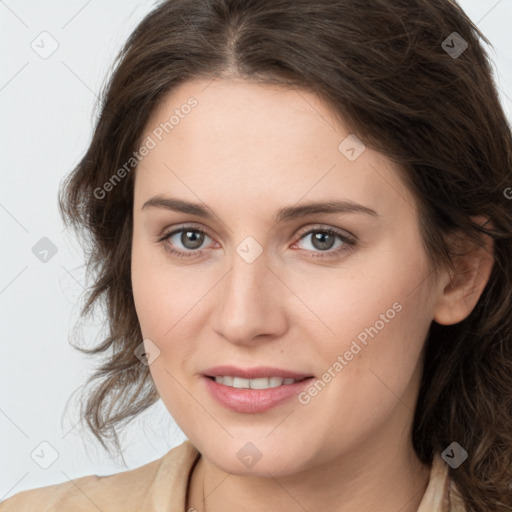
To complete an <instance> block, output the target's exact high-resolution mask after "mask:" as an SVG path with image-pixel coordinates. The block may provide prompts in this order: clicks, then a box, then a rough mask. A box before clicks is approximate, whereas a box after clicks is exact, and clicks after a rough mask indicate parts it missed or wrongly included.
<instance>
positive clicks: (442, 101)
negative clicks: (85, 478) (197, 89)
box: [59, 0, 512, 512]
mask: <svg viewBox="0 0 512 512" xmlns="http://www.w3.org/2000/svg"><path fill="white" fill-rule="evenodd" d="M453 32H457V34H458V36H455V35H454V34H453ZM459 36H460V38H462V39H454V37H459ZM481 40H482V41H484V42H485V43H487V44H488V45H490V46H492V45H491V43H490V42H489V41H488V40H487V38H486V37H485V36H484V35H483V34H482V33H481V32H480V31H479V29H478V28H477V27H476V26H475V24H474V23H472V21H471V20H470V19H469V18H468V17H467V15H466V14H465V13H464V12H463V10H462V9H461V8H460V6H459V5H458V4H457V3H456V2H455V1H452V0H365V1H361V0H165V1H162V2H159V3H158V4H157V5H156V6H155V7H154V9H153V10H152V11H151V12H150V13H149V14H148V15H147V16H146V17H145V18H144V19H143V20H142V21H141V23H140V24H139V25H138V26H137V27H136V29H135V30H134V32H133V33H132V34H131V36H130V37H129V39H128V40H127V42H126V44H125V45H124V47H123V48H122V50H121V52H120V53H119V55H118V56H117V59H116V61H115V62H114V64H113V69H112V73H111V76H110V78H109V80H108V82H107V83H106V84H105V86H104V88H103V90H102V95H101V98H102V103H101V109H100V112H99V115H98V118H97V120H96V124H95V128H94V132H93V137H92V140H91V142H90V145H89V147H88V149H87V151H86V153H85V155H84V156H83V157H82V158H81V160H80V162H79V163H78V165H77V166H76V167H75V169H73V171H72V172H71V173H70V175H69V176H67V177H66V179H65V180H64V181H63V183H62V184H61V189H60V191H59V206H60V209H61V214H62V215H63V218H64V220H65V222H66V225H72V226H73V227H74V228H75V230H77V232H79V233H80V234H81V235H82V237H83V238H82V240H83V247H84V250H85V252H86V257H87V272H88V274H89V275H92V276H93V284H92V285H91V286H90V287H89V288H88V289H87V293H86V297H85V300H84V304H83V308H82V311H81V318H84V317H86V316H87V315H89V314H92V312H93V311H95V310H96V308H97V307H102V308H104V311H105V313H106V315H107V322H108V335H107V336H106V337H105V338H104V339H103V340H102V341H101V343H99V344H97V345H96V346H94V347H92V348H89V349H85V348H79V347H76V348H78V349H79V350H81V351H83V352H86V353H88V354H92V355H98V356H99V355H101V356H102V357H103V361H102V364H101V365H99V366H98V368H97V369H96V371H95V373H94V374H93V375H92V376H91V378H90V379H89V380H88V381H87V383H86V385H85V389H86V391H87V395H86V397H85V400H84V401H83V403H82V409H81V415H82V418H83V419H85V420H86V422H87V425H88V427H89V428H90V430H91V431H92V432H93V433H94V435H95V436H96V437H97V438H98V440H99V441H100V442H101V444H102V445H103V446H104V447H105V448H106V449H107V450H109V444H110V442H112V443H113V445H114V446H115V447H116V448H117V450H118V451H120V445H119V441H118V434H117V431H118V429H119V428H121V427H122V426H124V425H126V424H127V423H128V422H129V421H131V420H132V419H133V418H134V417H135V416H137V415H138V414H139V413H140V412H142V411H143V410H145V409H146V408H148V407H149V406H150V405H152V404H154V403H155V402H156V401H157V400H158V398H159V396H158V393H157V391H156V389H155V387H154V384H153V381H152V379H151V376H150V373H149V370H148V367H147V366H146V365H143V364H141V362H140V361H139V359H138V358H137V357H136V356H135V354H134V350H135V348H136V347H137V346H138V345H139V344H140V343H141V342H142V334H141V330H140V327H139V323H138V319H137V315H136V311H135V306H134V300H133V293H132V288H131V276H130V265H131V237H132V221H133V218H132V207H133V183H134V174H135V172H136V168H135V169H134V171H133V172H127V173H126V176H125V177H124V178H123V180H121V181H120V182H119V183H117V184H116V186H115V187H113V190H112V191H111V192H109V193H108V194H99V193H98V191H99V190H100V189H102V187H104V184H105V183H107V182H108V181H109V179H111V177H112V175H113V172H114V171H115V170H116V169H119V168H121V166H122V165H123V163H125V162H127V161H129V159H130V158H132V157H133V152H134V151H135V150H136V149H137V148H138V147H139V143H140V138H141V134H142V132H143V129H144V127H145V125H146V123H147V121H148V118H149V116H150V114H151V113H152V112H153V111H154V109H155V108H156V106H157V105H158V103H159V102H160V101H161V100H162V98H163V97H164V95H165V94H167V93H168V92H169V91H170V90H172V89H173V88H175V87H176V86H178V85H179V84H181V83H183V82H185V81H188V80H192V79H197V78H214V77H220V78H224V77H227V78H230V77H240V78H243V79H246V80H251V81H254V82H257V83H262V84H278V85H282V86H283V87H294V88H301V89H303V90H307V91H310V92H313V93H315V94H317V95H318V96H319V97H321V98H323V99H324V100H325V101H327V103H328V104H329V105H330V107H332V109H333V111H334V112H335V114H336V115H339V116H340V119H343V121H344V122H345V123H346V124H347V125H348V126H349V127H350V129H351V132H352V133H354V134H356V135H357V136H358V137H359V138H360V139H362V140H363V141H364V142H365V144H366V145H367V146H368V147H371V148H373V149H375V150H377V151H380V152H382V153H383V154H385V155H386V156H387V157H388V158H390V159H391V160H392V161H394V162H396V163H397V164H398V166H399V169H400V172H401V174H402V175H403V179H404V180H405V181H406V183H407V185H408V186H409V188H410V190H411V191H412V192H413V193H414V195H415V197H416V198H417V202H418V205H419V213H420V216H419V217H420V219H421V225H420V228H421V234H422V240H423V243H424V247H425V250H426V252H427V253H428V256H429V261H430V263H431V265H432V268H433V270H434V271H435V270H436V269H437V268H438V265H449V266H452V268H453V256H454V249H453V247H452V246H451V245H450V243H449V235H451V234H453V233H455V232H462V233H464V234H466V235H467V236H469V237H470V238H471V239H472V240H473V241H474V242H475V243H476V244H479V245H481V243H482V242H481V239H482V236H483V235H488V236H490V237H491V238H492V240H493V242H494V254H493V256H494V265H493V269H492V273H491V276H490V278H489V281H488V283H487V285H486V287H485V289H484V291H483V293H482V295H481V297H480V299H479V301H478V303H477V305H476V306H475V308H474V309H473V311H472V312H471V313H470V315H469V316H468V317H467V318H465V319H464V320H463V321H461V322H459V323H457V324H455V325H450V326H445V325H440V324H437V323H436V322H435V321H433V322H432V324H431V327H430V330H429V333H428V337H427V339H426V342H425V350H424V370H423V376H422V382H421V388H420V392H419V398H418V402H417V406H416V411H415V417H414V423H413V434H412V436H413V439H412V442H413V446H414V449H415V451H416V453H417V455H418V457H419V458H420V460H421V461H423V462H425V463H431V462H432V459H433V455H434V453H435V452H442V451H443V450H444V449H445V448H446V447H447V446H448V445H450V444H451V443H452V442H453V441H457V442H458V443H459V444H460V445H461V446H463V447H464V448H465V450H466V451H467V452H468V453H469V458H468V460H467V461H466V462H465V463H464V464H462V465H461V466H460V467H459V468H458V469H456V470H453V469H450V476H451V478H452V479H453V481H454V482H455V484H456V487H457V489H458V490H459V492H460V494H461V496H462V498H463V500H464V503H465V505H466V507H467V510H468V511H469V512H490V511H493V512H505V511H511V510H512V306H511V304H512V300H511V299H512V293H511V291H512V200H511V198H512V188H510V187H512V133H511V126H510V124H509V122H508V121H507V119H506V116H505V114H504V111H503V109H502V106H501V104H500V101H499V96H498V92H497V90H498V86H497V84H496V83H495V82H494V79H493V75H492V67H491V59H490V57H489V55H488V54H487V51H486V50H485V49H484V47H483V45H482V43H481ZM454 41H456V42H457V44H458V47H457V48H463V47H461V46H460V45H461V42H462V41H465V43H467V48H465V50H464V51H463V53H462V54H460V55H455V54H454V53H453V52H452V53H450V51H449V50H450V48H452V49H453V48H456V47H455V42H454ZM457 48H456V49H457ZM100 196H101V197H100ZM472 216H484V217H485V218H488V219H489V222H488V224H486V225H484V226H479V225H478V224H476V223H475V222H473V220H472V219H471V217H472ZM90 386H92V387H93V389H92V390H91V389H89V387H90Z"/></svg>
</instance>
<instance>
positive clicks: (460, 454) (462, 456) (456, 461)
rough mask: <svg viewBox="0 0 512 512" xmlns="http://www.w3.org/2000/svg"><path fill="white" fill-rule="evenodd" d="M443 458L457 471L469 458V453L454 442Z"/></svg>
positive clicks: (443, 454) (442, 455)
mask: <svg viewBox="0 0 512 512" xmlns="http://www.w3.org/2000/svg"><path fill="white" fill-rule="evenodd" d="M441 457H442V458H443V460H444V461H445V462H446V463H447V464H448V465H449V466H450V467H452V468H453V469H457V468H458V467H459V466H460V465H461V464H462V463H463V462H464V461H465V460H466V459H467V458H468V452H467V451H466V450H464V448H462V446H461V445H460V444H459V443H456V442H453V443H452V444H451V445H450V446H448V448H446V450H445V451H444V452H443V453H442V454H441Z"/></svg>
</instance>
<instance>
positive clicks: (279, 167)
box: [0, 0, 512, 512]
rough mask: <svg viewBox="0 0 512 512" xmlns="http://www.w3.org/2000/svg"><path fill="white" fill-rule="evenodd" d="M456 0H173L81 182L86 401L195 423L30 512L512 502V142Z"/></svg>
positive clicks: (46, 497) (113, 107)
mask: <svg viewBox="0 0 512 512" xmlns="http://www.w3.org/2000/svg"><path fill="white" fill-rule="evenodd" d="M479 37H480V38H482V39H484V40H485V41H486V42H488V41H487V40H486V39H485V37H484V36H483V34H481V33H480V32H479V30H478V29H477V28H476V27H475V26H474V25H473V24H472V23H471V21H470V20H469V19H468V18H467V17H466V16H465V14H464V13H463V11H462V10H461V9H460V7H459V6H458V5H457V4H455V3H454V2H452V1H450V0H435V1H433V0H407V1H405V0H403V1H390V0H371V1H368V2H364V3H363V2H360V1H358V0H334V1H333V0H329V1H327V0H293V1H292V0H243V1H242V0H210V1H208V2H199V1H197V0H167V1H165V2H162V3H161V4H160V5H159V6H158V7H157V8H156V9H155V10H154V11H153V12H152V13H150V14H149V15H148V16H147V17H146V18H145V19H144V20H143V21H142V22H141V23H140V25H139V26H138V27H137V29H136V30H135V31H134V33H133V34H132V36H131V37H130V39H129V40H128V42H127V43H126V46H125V48H124V49H123V51H122V53H121V55H120V58H119V61H118V64H117V66H116V69H115V71H114V73H113V76H112V78H111V81H110V83H109V85H108V88H107V90H106V92H105V95H104V103H103V110H102V113H101V116H100V118H99V120H98V123H97V126H96V128H95V132H94V137H93V140H92V142H91V145H90V147H89V149H88V151H87V153H86V155H85V156H84V157H83V159H82V161H81V162H80V163H79V165H78V166H77V167H76V169H75V170H74V171H73V173H72V174H71V175H70V177H69V179H68V180H67V182H66V183H65V187H63V189H62V196H61V207H62V211H63V213H64V215H65V217H66V219H67V220H68V221H69V222H70V223H71V224H73V225H74V226H75V227H77V228H83V229H84V230H85V233H86V235H87V236H88V238H86V239H87V240H90V243H91V245H90V246H88V250H89V252H88V255H89V258H90V259H89V265H90V269H91V270H94V271H95V285H94V287H93V289H92V291H91V294H90V296H89V297H88V303H87V306H86V308H85V309H84V314H86V313H89V312H91V311H92V310H93V307H94V306H95V305H97V304H100V303H101V301H105V304H106V306H107V312H108V318H109V322H110V325H109V327H110V334H109V336H108V338H107V339H105V340H104V341H103V343H102V344H101V345H99V346H98V347H95V348H94V350H92V353H95V354H101V353H103V352H105V353H106V357H107V363H106V364H104V365H103V366H102V367H101V368H100V369H98V371H97V373H96V375H95V377H94V379H93V380H94V381H99V386H98V387H97V388H96V389H95V391H94V393H92V394H91V395H90V396H89V397H88V399H87V402H86V404H85V407H84V411H83V414H84V418H85V419H86V421H87V423H88V425H89V426H90V427H91V429H92V431H93V432H94V433H95V434H96V436H97V437H98V439H99V440H100V441H101V442H102V443H103V444H104V446H105V447H106V448H108V444H107V442H108V441H112V442H113V445H114V446H115V447H116V448H117V449H119V443H118V440H117V433H116V429H115V427H116V426H117V425H118V424H122V423H123V422H126V421H127V420H129V419H131V418H133V417H135V416H136V415H137V414H138V413H140V412H141V411H142V410H144V409H145V408H147V407H149V406H150V405H151V404H153V403H154V402H155V401H156V400H158V399H159V398H161V399H162V401H163V402H164V404H165V405H166V407H167V409H168V410H169V412H170V414H171V415H172V417H173V418H174V419H175V420H176V422H177V423H178V425H179V426H180V428H181V429H182V430H183V432H184V433H185V435H186V436H187V438H188V440H187V441H186V442H185V443H183V444H182V445H180V446H178V447H176V448H174V449H172V450H171V451H169V452H168V453H167V454H166V455H165V456H164V457H162V458H161V459H159V460H157V461H154V462H151V463H149V464H146V465H145V466H142V467H140V468H136V469H134V470H131V471H127V472H123V473H118V474H116V475H111V476H108V477H97V476H87V477H83V478H80V479H77V480H75V481H73V482H65V483H61V484H57V485H53V486H49V487H45V488H41V489H35V490H30V491H25V492H21V493H19V494H17V495H15V496H14V497H12V498H10V499H8V500H6V501H5V502H4V503H3V504H2V505H0V510H1V511H2V512H8V511H11V510H38V511H41V510H59V511H60V510H62V511H64V510H66V511H67V510H74V511H76V510H87V511H89V510H104V511H108V512H112V511H118V510H119V511H121V510H122V511H128V510H134V511H135V510H137V511H142V510H143V511H157V510H158V511H164V510H165V511H180V512H181V511H183V510H196V511H201V512H202V511H208V512H216V511H223V512H229V511H231V510H240V509H243V510H245V511H249V512H250V511H256V510H276V511H277V510H287V511H299V510H310V511H311V510H318V509H320V508H321V509H322V510H324V511H337V512H348V511H355V510H357V511H373V510H379V511H380V512H395V511H398V510H400V511H402V512H416V511H418V512H447V511H451V512H461V511H466V512H483V511H486V512H488V511H496V512H505V511H508V510H512V484H511V482H512V421H511V420H512V314H511V313H512V310H511V302H510V296H511V289H512V262H511V259H512V202H511V201H510V196H511V194H510V192H507V191H510V190H511V189H510V187H511V186H512V133H511V129H510V126H509V124H508V123H507V120H506V118H505V115H504V113H503V110H502V108H501V106H500V103H499V100H498V96H497V93H496V87H495V84H494V83H493V79H492V75H491V68H490V64H489V60H488V57H487V55H486V53H485V52H484V50H483V48H482V46H481V44H480V41H479Z"/></svg>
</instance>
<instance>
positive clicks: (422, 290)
mask: <svg viewBox="0 0 512 512" xmlns="http://www.w3.org/2000/svg"><path fill="white" fill-rule="evenodd" d="M409 240H410V238H409ZM394 247H396V248H397V249H394ZM329 271H330V272H331V274H332V278H330V279H327V278H325V279H323V278H321V279H310V280H302V281H300V280H299V281H297V283H298V284H297V287H296V290H297V294H298V295H299V296H300V297H302V298H304V302H306V303H307V304H308V306H309V307H310V308H311V310H313V311H314V312H315V313H317V315H318V318H319V319H320V320H321V322H319V321H317V322H315V323H314V324H311V332H310V336H311V339H316V340H317V342H316V347H315V351H316V352H317V355H318V356H319V359H320V361H321V363H322V364H323V368H322V367H320V371H328V370H329V368H332V367H333V365H334V364H335V363H336V362H338V363H339V359H338V356H341V357H342V358H343V361H342V363H341V364H342V366H343V369H340V366H339V365H338V366H337V368H338V373H339V374H341V373H343V374H344V375H345V377H344V379H347V380H350V382H351V383H354V381H355V380H357V381H360V383H358V384H357V385H358V386H360V385H362V386H363V387H364V386H366V385H368V386H370V387H372V386H373V384H375V380H376V377H375V375H373V374H372V371H374V372H375V374H377V375H379V376H381V377H382V378H383V379H385V382H386V383H388V384H389V386H390V387H391V388H392V389H395V388H394V387H393V386H395V387H396V388H397V389H399V390H402V389H404V388H405V387H406V385H407V383H408V380H409V379H410V378H411V375H412V373H413V371H414V369H415V367H416V364H417V362H418V359H419V358H420V355H421V349H422V347H423V343H424V340H425V337H426V335H427V332H428V328H429V326H430V323H431V321H432V307H431V304H429V297H428V294H427V291H426V279H425V278H426V277H428V275H429V270H428V265H427V260H426V257H425V254H424V253H423V251H422V250H421V245H416V244H414V243H410V244H408V245H407V246H403V247H402V246H398V245H397V244H396V243H391V242H390V243H389V244H386V245H385V246H381V247H379V249H378V250H375V251H374V252H373V253H372V254H371V255H370V254H369V255H368V257H367V258H366V259H365V261H362V258H361V259H360V260H357V261H356V258H354V259H353V260H351V262H350V263H349V264H348V263H347V265H346V266H344V267H340V269H339V270H338V271H337V272H336V271H334V270H333V269H329ZM308 314H309V316H311V313H310V312H309V313H308ZM315 332H316V334H315ZM319 333H322V334H323V336H320V337H319ZM332 371H333V370H331V372H332ZM327 378H328V377H327ZM344 379H338V382H339V383H340V384H339V385H341V383H342V382H343V381H344Z"/></svg>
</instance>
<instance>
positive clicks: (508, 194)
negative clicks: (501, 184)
mask: <svg viewBox="0 0 512 512" xmlns="http://www.w3.org/2000/svg"><path fill="white" fill-rule="evenodd" d="M503 195H504V196H505V198H506V199H512V187H507V188H506V189H505V190H504V191H503Z"/></svg>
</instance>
